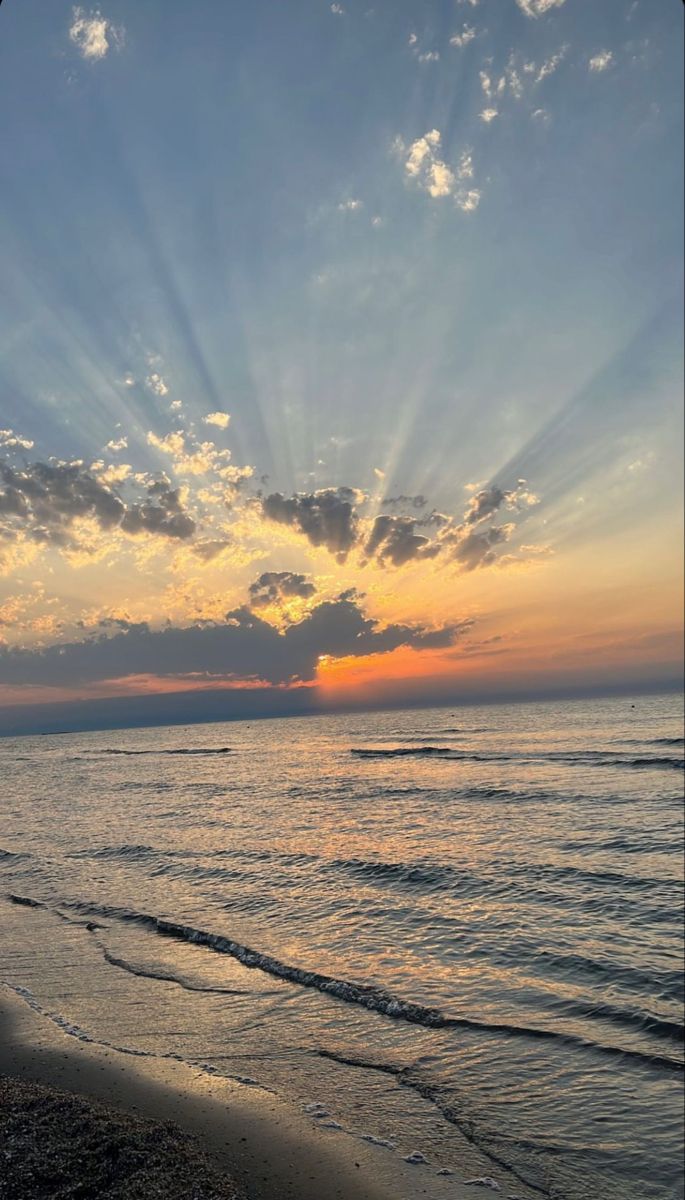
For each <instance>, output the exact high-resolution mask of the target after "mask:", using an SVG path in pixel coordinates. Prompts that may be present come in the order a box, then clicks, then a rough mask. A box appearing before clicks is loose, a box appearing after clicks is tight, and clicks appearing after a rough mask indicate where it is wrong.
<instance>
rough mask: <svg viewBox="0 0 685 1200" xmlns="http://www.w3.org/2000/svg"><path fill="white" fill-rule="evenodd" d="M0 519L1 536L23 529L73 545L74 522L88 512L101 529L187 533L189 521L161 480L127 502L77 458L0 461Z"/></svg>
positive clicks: (36, 536) (177, 497) (41, 539)
mask: <svg viewBox="0 0 685 1200" xmlns="http://www.w3.org/2000/svg"><path fill="white" fill-rule="evenodd" d="M0 481H2V484H3V485H4V490H3V491H0V519H2V520H3V521H4V532H5V534H6V536H12V534H13V533H16V532H17V531H18V530H19V529H25V530H26V532H27V533H28V536H29V537H31V538H32V539H33V540H34V541H38V542H50V543H53V544H55V545H73V544H74V539H73V537H72V535H71V533H70V530H71V527H72V525H73V523H74V521H76V520H78V519H79V518H81V517H89V518H91V519H92V520H94V521H96V522H97V524H98V525H99V526H100V528H101V529H105V530H108V529H115V528H121V529H123V530H124V532H126V533H129V534H139V533H153V534H159V535H162V536H164V537H170V538H189V537H192V535H193V533H194V532H195V522H194V521H193V519H192V517H190V516H189V515H188V514H187V513H186V512H185V511H184V509H183V505H182V504H181V500H180V494H179V492H178V490H175V491H174V490H172V489H171V487H170V485H169V481H168V480H167V479H164V480H161V481H157V482H156V483H153V484H151V485H150V486H149V487H148V489H147V493H146V496H145V498H144V499H143V500H142V501H137V502H135V503H131V504H129V505H128V506H127V505H126V503H125V502H124V500H123V499H122V498H121V496H120V495H119V494H118V492H116V491H115V490H114V489H113V488H110V487H109V486H108V485H107V484H106V483H104V482H103V481H102V480H101V479H99V478H98V476H97V475H96V474H95V473H93V471H89V470H87V469H86V468H85V467H84V466H83V464H82V463H60V462H58V463H53V462H47V463H46V462H34V463H25V464H24V465H23V466H21V467H16V466H13V465H11V464H10V463H8V462H6V461H0Z"/></svg>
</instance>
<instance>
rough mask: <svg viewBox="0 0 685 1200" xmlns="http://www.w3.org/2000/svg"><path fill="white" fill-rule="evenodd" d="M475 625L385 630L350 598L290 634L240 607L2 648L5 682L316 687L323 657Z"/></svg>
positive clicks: (417, 643)
mask: <svg viewBox="0 0 685 1200" xmlns="http://www.w3.org/2000/svg"><path fill="white" fill-rule="evenodd" d="M469 624H470V623H469V622H455V623H452V624H450V625H445V626H442V627H440V628H438V629H430V628H428V627H426V626H422V625H400V624H397V625H387V626H385V627H383V628H382V627H380V626H379V623H378V621H376V620H374V619H373V618H370V617H368V616H366V615H365V614H364V612H363V611H362V609H361V607H360V604H359V600H358V598H357V597H356V595H355V594H354V593H345V594H343V595H341V596H339V597H338V599H337V600H330V601H325V602H323V603H321V604H318V605H317V606H316V607H315V608H314V609H312V611H311V612H310V613H309V614H308V615H307V616H306V617H305V618H304V619H303V620H302V621H299V622H297V623H295V624H292V625H289V626H287V628H286V629H285V630H283V631H280V630H278V629H277V628H275V626H273V625H271V624H269V623H268V622H267V621H264V620H262V619H261V618H260V617H258V616H257V615H256V614H255V613H254V612H252V611H251V610H250V609H248V608H239V609H236V610H234V611H231V612H229V613H227V614H226V619H225V621H223V622H220V623H216V624H215V623H207V622H202V623H199V624H195V625H191V626H186V627H176V626H167V627H165V628H163V629H161V630H153V629H151V628H150V627H149V626H148V625H147V624H145V623H136V624H130V625H129V624H128V623H127V624H126V625H125V627H124V628H121V629H118V630H117V632H116V633H114V635H113V636H107V635H106V634H105V635H96V636H95V637H90V638H87V639H84V640H82V641H74V642H70V643H62V644H60V645H53V646H49V647H47V648H44V649H31V650H25V649H7V648H3V647H0V682H1V683H5V684H16V683H20V684H24V685H26V684H29V685H36V684H38V685H47V686H77V685H84V684H89V683H94V682H96V681H102V680H112V679H124V678H126V677H127V676H131V675H137V676H140V675H141V674H142V675H149V676H156V677H160V676H166V677H172V678H182V677H184V676H192V677H193V679H194V680H195V681H197V680H198V679H202V678H205V679H206V680H207V682H211V680H213V679H214V680H216V679H221V680H226V681H228V680H245V681H249V680H259V681H263V682H266V683H268V684H271V685H275V686H278V685H283V684H288V683H293V682H310V681H312V680H314V679H315V678H316V670H317V664H318V661H319V659H320V658H321V657H322V656H324V655H327V656H333V657H342V656H348V655H362V656H363V655H368V654H383V653H388V652H390V651H392V650H395V649H397V648H398V647H400V646H411V647H413V648H414V649H416V650H422V649H439V648H441V647H448V646H451V645H453V644H454V642H455V640H456V638H457V637H458V635H459V633H460V632H461V631H462V630H464V629H466V628H467V627H468V625H469Z"/></svg>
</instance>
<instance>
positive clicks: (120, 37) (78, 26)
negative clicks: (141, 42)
mask: <svg viewBox="0 0 685 1200" xmlns="http://www.w3.org/2000/svg"><path fill="white" fill-rule="evenodd" d="M69 38H70V40H71V41H72V42H73V43H74V45H75V46H76V47H77V48H78V50H79V53H80V54H81V56H82V58H88V59H91V60H93V61H96V60H97V59H100V58H104V57H105V55H106V54H107V53H108V52H109V51H110V50H112V49H114V50H119V49H120V48H121V46H123V44H124V30H123V28H121V27H120V26H119V27H116V26H114V25H112V22H111V21H110V20H108V18H107V17H103V15H102V13H101V12H100V10H99V9H93V10H91V12H88V13H86V12H85V11H84V9H82V8H74V9H73V10H72V22H71V26H70V27H69Z"/></svg>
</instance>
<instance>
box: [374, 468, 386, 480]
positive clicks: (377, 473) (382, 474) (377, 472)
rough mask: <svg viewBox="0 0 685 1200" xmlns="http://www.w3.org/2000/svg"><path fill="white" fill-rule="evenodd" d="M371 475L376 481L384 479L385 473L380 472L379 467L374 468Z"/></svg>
mask: <svg viewBox="0 0 685 1200" xmlns="http://www.w3.org/2000/svg"><path fill="white" fill-rule="evenodd" d="M373 473H374V475H375V476H376V479H385V471H381V469H380V467H374V468H373Z"/></svg>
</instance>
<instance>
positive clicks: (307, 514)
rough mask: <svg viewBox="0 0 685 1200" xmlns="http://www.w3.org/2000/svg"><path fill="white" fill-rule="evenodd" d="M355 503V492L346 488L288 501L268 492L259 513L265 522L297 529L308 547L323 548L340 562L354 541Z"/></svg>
mask: <svg viewBox="0 0 685 1200" xmlns="http://www.w3.org/2000/svg"><path fill="white" fill-rule="evenodd" d="M358 499H359V492H356V491H355V490H354V489H353V488H348V487H339V488H321V489H320V490H319V491H316V492H297V493H296V494H295V495H294V496H290V497H289V498H288V497H286V496H283V495H282V493H281V492H272V494H271V495H270V496H267V497H266V498H265V499H264V500H262V511H263V513H264V516H265V517H266V518H267V520H269V521H275V522H276V523H277V524H279V525H290V526H292V527H293V528H295V529H299V530H300V532H301V533H303V534H304V535H305V537H306V538H307V539H308V540H309V541H310V542H311V544H312V546H325V547H326V549H327V550H330V551H331V553H332V554H335V555H336V557H337V559H338V561H339V562H344V561H345V559H346V558H347V555H348V554H349V552H350V550H351V549H352V547H353V546H354V544H355V542H356V541H357V536H358V527H359V519H358V517H357V513H356V511H355V507H354V506H355V503H356V502H357V501H358Z"/></svg>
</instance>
